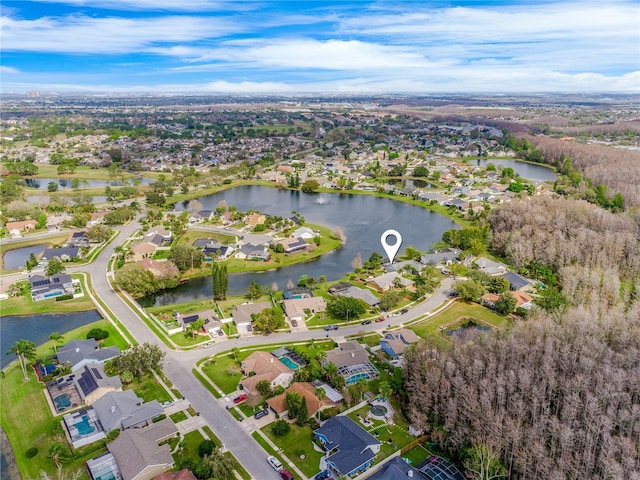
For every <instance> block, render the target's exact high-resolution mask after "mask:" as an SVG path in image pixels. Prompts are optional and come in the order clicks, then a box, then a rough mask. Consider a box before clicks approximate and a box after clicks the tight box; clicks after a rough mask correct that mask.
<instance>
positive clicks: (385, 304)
mask: <svg viewBox="0 0 640 480" xmlns="http://www.w3.org/2000/svg"><path fill="white" fill-rule="evenodd" d="M403 296H404V295H403V293H402V291H399V290H388V291H386V292H384V293H383V294H382V297H380V308H381V309H383V310H391V309H392V308H394V307H395V306H396V305H398V304H399V303H400V302H401V301H402V297H403Z"/></svg>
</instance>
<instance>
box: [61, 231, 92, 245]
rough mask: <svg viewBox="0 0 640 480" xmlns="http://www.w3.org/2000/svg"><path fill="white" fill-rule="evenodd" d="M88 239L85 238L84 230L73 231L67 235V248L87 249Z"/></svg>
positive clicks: (85, 232)
mask: <svg viewBox="0 0 640 480" xmlns="http://www.w3.org/2000/svg"><path fill="white" fill-rule="evenodd" d="M89 244H90V241H89V237H87V231H86V230H74V231H72V232H71V233H69V240H67V247H81V248H82V247H84V248H89Z"/></svg>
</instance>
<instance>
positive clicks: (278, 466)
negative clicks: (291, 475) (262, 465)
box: [267, 456, 282, 472]
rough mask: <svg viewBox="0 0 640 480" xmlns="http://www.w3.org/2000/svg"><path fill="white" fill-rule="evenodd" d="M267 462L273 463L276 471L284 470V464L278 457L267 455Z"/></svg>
mask: <svg viewBox="0 0 640 480" xmlns="http://www.w3.org/2000/svg"><path fill="white" fill-rule="evenodd" d="M267 462H269V465H271V466H272V467H273V469H274V470H275V471H276V472H279V471H280V470H282V464H281V463H280V460H278V459H277V458H276V457H273V456H271V457H267Z"/></svg>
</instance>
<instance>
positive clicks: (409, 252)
mask: <svg viewBox="0 0 640 480" xmlns="http://www.w3.org/2000/svg"><path fill="white" fill-rule="evenodd" d="M404 256H405V258H408V259H409V260H418V259H419V258H420V257H421V256H422V253H420V250H418V249H417V248H416V247H414V246H413V245H409V246H408V247H407V248H405V250H404Z"/></svg>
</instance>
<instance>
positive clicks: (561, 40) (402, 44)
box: [0, 0, 640, 94]
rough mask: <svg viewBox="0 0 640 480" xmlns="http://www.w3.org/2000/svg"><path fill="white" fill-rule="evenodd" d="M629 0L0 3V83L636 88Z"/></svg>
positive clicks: (126, 89)
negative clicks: (0, 11) (0, 20)
mask: <svg viewBox="0 0 640 480" xmlns="http://www.w3.org/2000/svg"><path fill="white" fill-rule="evenodd" d="M639 19H640V0H621V1H618V0H605V1H602V0H599V1H590V0H587V1H580V0H577V1H544V0H542V1H535V2H533V1H524V0H523V1H517V0H469V1H459V0H458V1H455V0H451V1H402V0H380V1H370V0H344V1H339V0H328V1H295V0H290V1H271V0H262V1H261V0H36V1H12V0H3V1H2V23H1V24H0V49H1V54H2V57H1V62H0V88H1V90H2V92H4V93H25V92H27V91H29V90H38V91H41V92H60V93H102V92H113V93H178V94H207V93H231V94H295V93H336V94H341V93H342V94H349V93H364V94H382V93H404V94H431V93H433V94H436V93H491V94H501V93H534V92H558V93H590V92H610V93H640V20H639Z"/></svg>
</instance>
